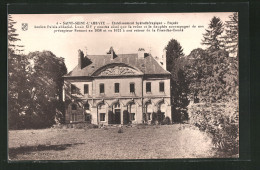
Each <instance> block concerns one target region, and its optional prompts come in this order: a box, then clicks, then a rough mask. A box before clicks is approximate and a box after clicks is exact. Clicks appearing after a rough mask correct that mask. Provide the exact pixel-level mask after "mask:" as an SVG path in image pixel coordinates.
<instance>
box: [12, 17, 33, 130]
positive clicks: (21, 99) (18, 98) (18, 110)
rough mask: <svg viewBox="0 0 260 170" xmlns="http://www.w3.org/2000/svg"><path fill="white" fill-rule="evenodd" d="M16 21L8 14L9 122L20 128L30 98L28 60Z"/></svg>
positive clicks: (13, 126)
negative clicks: (17, 30)
mask: <svg viewBox="0 0 260 170" xmlns="http://www.w3.org/2000/svg"><path fill="white" fill-rule="evenodd" d="M15 24H16V22H15V21H14V20H13V19H12V16H11V15H9V16H8V124H9V127H10V128H19V126H20V125H21V123H20V122H21V119H20V116H21V114H23V113H24V110H25V109H26V108H27V106H26V103H27V100H28V99H29V88H28V76H29V74H28V70H27V66H28V61H27V58H26V57H25V55H23V54H20V52H22V51H23V49H22V47H23V46H22V45H18V43H17V42H18V41H20V39H19V38H18V36H19V35H18V34H17V33H16V29H15V28H14V26H15Z"/></svg>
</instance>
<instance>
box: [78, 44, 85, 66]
mask: <svg viewBox="0 0 260 170" xmlns="http://www.w3.org/2000/svg"><path fill="white" fill-rule="evenodd" d="M83 60H84V53H83V52H82V51H81V50H80V49H79V50H78V67H79V68H80V69H82V68H83Z"/></svg>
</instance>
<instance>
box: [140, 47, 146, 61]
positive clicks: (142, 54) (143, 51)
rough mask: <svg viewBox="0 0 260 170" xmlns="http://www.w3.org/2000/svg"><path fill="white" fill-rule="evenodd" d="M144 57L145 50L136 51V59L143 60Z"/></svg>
mask: <svg viewBox="0 0 260 170" xmlns="http://www.w3.org/2000/svg"><path fill="white" fill-rule="evenodd" d="M144 57H145V50H144V49H143V48H139V49H138V59H144Z"/></svg>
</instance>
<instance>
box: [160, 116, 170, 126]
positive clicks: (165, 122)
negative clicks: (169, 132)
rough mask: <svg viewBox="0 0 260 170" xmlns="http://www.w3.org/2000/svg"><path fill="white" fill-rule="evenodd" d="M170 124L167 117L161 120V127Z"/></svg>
mask: <svg viewBox="0 0 260 170" xmlns="http://www.w3.org/2000/svg"><path fill="white" fill-rule="evenodd" d="M170 124H171V119H170V118H169V117H168V116H167V117H165V118H164V119H163V121H162V125H170Z"/></svg>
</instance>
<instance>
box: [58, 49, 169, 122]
mask: <svg viewBox="0 0 260 170" xmlns="http://www.w3.org/2000/svg"><path fill="white" fill-rule="evenodd" d="M110 51H111V49H110ZM112 51H113V49H112ZM82 55H83V53H82V52H81V51H79V65H78V66H77V67H76V68H75V69H74V70H73V71H72V72H70V73H69V74H67V75H65V76H64V88H63V96H64V98H63V100H64V102H65V107H66V108H65V110H66V113H65V121H66V123H72V122H84V121H86V122H89V123H93V124H104V125H107V124H125V123H133V124H138V123H144V122H145V121H146V122H148V123H149V122H150V121H151V120H152V113H153V112H157V111H158V110H160V111H161V112H162V113H163V115H164V117H169V118H170V119H171V95H170V94H171V93H170V88H171V87H170V73H169V72H167V71H165V70H164V69H163V68H162V67H161V66H160V65H159V64H158V63H157V62H156V61H155V60H154V59H153V57H152V56H145V53H144V54H143V57H142V58H141V57H140V54H133V55H116V54H115V52H114V51H113V56H112V57H111V54H107V55H104V56H85V57H82ZM84 58H86V61H90V62H89V63H85V65H84ZM123 60H124V61H125V62H123ZM102 61H103V62H102ZM82 65H83V66H82ZM145 67H146V68H145ZM147 67H151V68H147ZM149 70H150V71H149ZM150 73H153V74H150ZM125 120H127V122H125Z"/></svg>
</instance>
